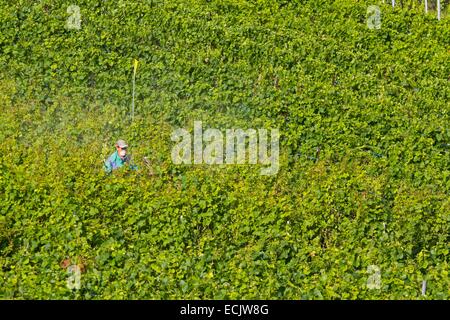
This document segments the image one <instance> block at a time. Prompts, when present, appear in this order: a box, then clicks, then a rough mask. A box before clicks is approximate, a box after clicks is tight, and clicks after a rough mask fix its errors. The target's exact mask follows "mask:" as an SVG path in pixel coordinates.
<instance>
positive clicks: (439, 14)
mask: <svg viewBox="0 0 450 320" xmlns="http://www.w3.org/2000/svg"><path fill="white" fill-rule="evenodd" d="M437 18H438V20H441V0H437Z"/></svg>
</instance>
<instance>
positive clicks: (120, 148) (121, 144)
mask: <svg viewBox="0 0 450 320" xmlns="http://www.w3.org/2000/svg"><path fill="white" fill-rule="evenodd" d="M116 149H117V153H118V154H119V157H121V158H122V159H123V158H125V156H126V155H127V151H128V150H127V149H128V145H127V144H126V143H125V141H123V140H122V139H120V140H117V142H116Z"/></svg>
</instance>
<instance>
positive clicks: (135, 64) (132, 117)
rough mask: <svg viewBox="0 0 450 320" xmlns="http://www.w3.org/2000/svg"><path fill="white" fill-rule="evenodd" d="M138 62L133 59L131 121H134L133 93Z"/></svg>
mask: <svg viewBox="0 0 450 320" xmlns="http://www.w3.org/2000/svg"><path fill="white" fill-rule="evenodd" d="M138 64H139V61H138V60H137V59H134V61H133V66H134V72H133V99H132V100H131V121H133V119H134V92H135V87H136V71H137V67H138Z"/></svg>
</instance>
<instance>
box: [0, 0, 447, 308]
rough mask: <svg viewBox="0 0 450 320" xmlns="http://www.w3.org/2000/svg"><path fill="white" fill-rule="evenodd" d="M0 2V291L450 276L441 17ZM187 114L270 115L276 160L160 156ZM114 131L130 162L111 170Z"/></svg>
mask: <svg viewBox="0 0 450 320" xmlns="http://www.w3.org/2000/svg"><path fill="white" fill-rule="evenodd" d="M0 2H1V5H0V19H1V21H2V23H1V24H0V52H1V54H0V106H1V108H2V111H3V112H2V113H1V115H0V139H1V141H2V147H1V148H0V200H1V202H2V204H3V205H2V207H1V209H0V297H2V298H8V299H10V298H13V299H48V298H53V299H72V298H76V299H125V298H128V299H144V298H145V299H179V298H186V299H200V298H202V299H422V298H430V299H448V298H450V282H449V275H448V272H449V243H450V237H449V225H450V170H449V168H450V156H449V152H450V148H449V146H450V128H449V123H450V113H449V111H450V105H449V101H450V85H449V84H450V78H449V75H450V64H449V63H448V61H449V53H450V52H449V51H448V48H449V47H450V24H449V23H450V22H449V19H448V18H444V19H442V20H441V21H437V20H436V19H435V17H434V16H432V15H424V14H423V13H422V11H421V8H416V9H411V10H406V9H405V8H401V7H400V6H399V7H397V8H395V9H394V10H392V8H391V7H390V5H387V4H386V5H384V4H381V3H380V4H379V6H380V8H381V10H382V27H381V29H377V30H370V29H369V28H368V27H367V25H366V18H367V17H366V14H367V6H368V5H371V4H373V3H371V2H369V1H358V2H357V3H355V2H354V1H344V0H339V1H334V2H331V1H240V0H221V1H214V0H213V1H201V0H197V1H163V0H152V1H150V0H149V1H135V0H133V1H128V0H127V1H124V0H115V1H110V0H108V1H101V2H94V1H88V0H77V1H76V3H73V2H72V1H63V0H52V1H50V0H42V1H29V0H17V1H14V2H11V1H6V0H0ZM71 4H76V5H78V6H79V7H80V13H81V18H82V22H81V29H80V30H76V29H67V28H66V27H65V24H66V20H67V18H68V16H69V14H68V13H67V7H68V6H69V5H71ZM134 58H137V59H138V60H139V61H140V64H139V69H138V72H137V77H136V93H137V95H136V117H135V119H134V122H133V123H130V121H129V112H130V104H131V75H132V61H133V59H134ZM193 120H202V121H203V123H204V124H205V125H207V126H210V127H215V128H223V129H225V128H231V127H241V128H246V127H252V128H259V127H264V128H279V129H280V133H281V135H282V144H281V153H280V155H281V163H280V171H279V173H278V175H276V176H268V177H267V176H260V175H259V169H258V168H257V166H176V165H174V164H173V163H172V161H171V159H170V153H171V148H172V142H171V139H170V135H171V132H172V130H173V129H174V128H176V127H179V126H183V127H187V128H192V125H193ZM118 138H124V139H126V141H127V142H128V143H129V144H130V149H131V153H132V154H133V155H134V158H135V159H136V162H137V164H138V165H139V166H141V167H142V168H143V169H142V170H139V171H137V172H134V171H128V170H127V169H126V168H122V169H120V170H118V171H116V172H114V174H112V175H110V176H107V175H105V174H104V173H103V171H102V161H103V160H104V159H105V158H107V157H108V156H109V154H110V153H112V152H113V143H114V141H115V140H117V139H118ZM318 147H320V150H321V151H320V155H318V154H317V153H316V148H318ZM144 156H146V157H148V158H149V160H150V162H151V164H152V168H153V170H154V175H149V174H148V173H149V172H148V171H147V169H146V168H145V166H144V165H143V164H142V161H141V159H142V157H144ZM66 263H68V264H78V265H80V266H82V274H81V289H80V290H71V289H69V288H68V287H67V285H66V280H67V278H68V273H67V268H66ZM370 265H376V266H378V267H379V268H380V270H381V287H380V288H379V289H369V288H368V287H367V280H368V277H369V275H370V274H369V273H368V272H367V268H368V266H370ZM424 279H425V280H427V281H428V288H427V293H426V296H425V297H423V296H421V292H420V288H421V282H422V280H424Z"/></svg>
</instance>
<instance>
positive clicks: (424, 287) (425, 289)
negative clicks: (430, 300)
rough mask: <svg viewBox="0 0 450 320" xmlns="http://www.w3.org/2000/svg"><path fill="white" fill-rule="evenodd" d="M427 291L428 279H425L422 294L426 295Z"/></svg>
mask: <svg viewBox="0 0 450 320" xmlns="http://www.w3.org/2000/svg"><path fill="white" fill-rule="evenodd" d="M425 291H427V281H426V280H423V281H422V295H423V296H424V295H425Z"/></svg>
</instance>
